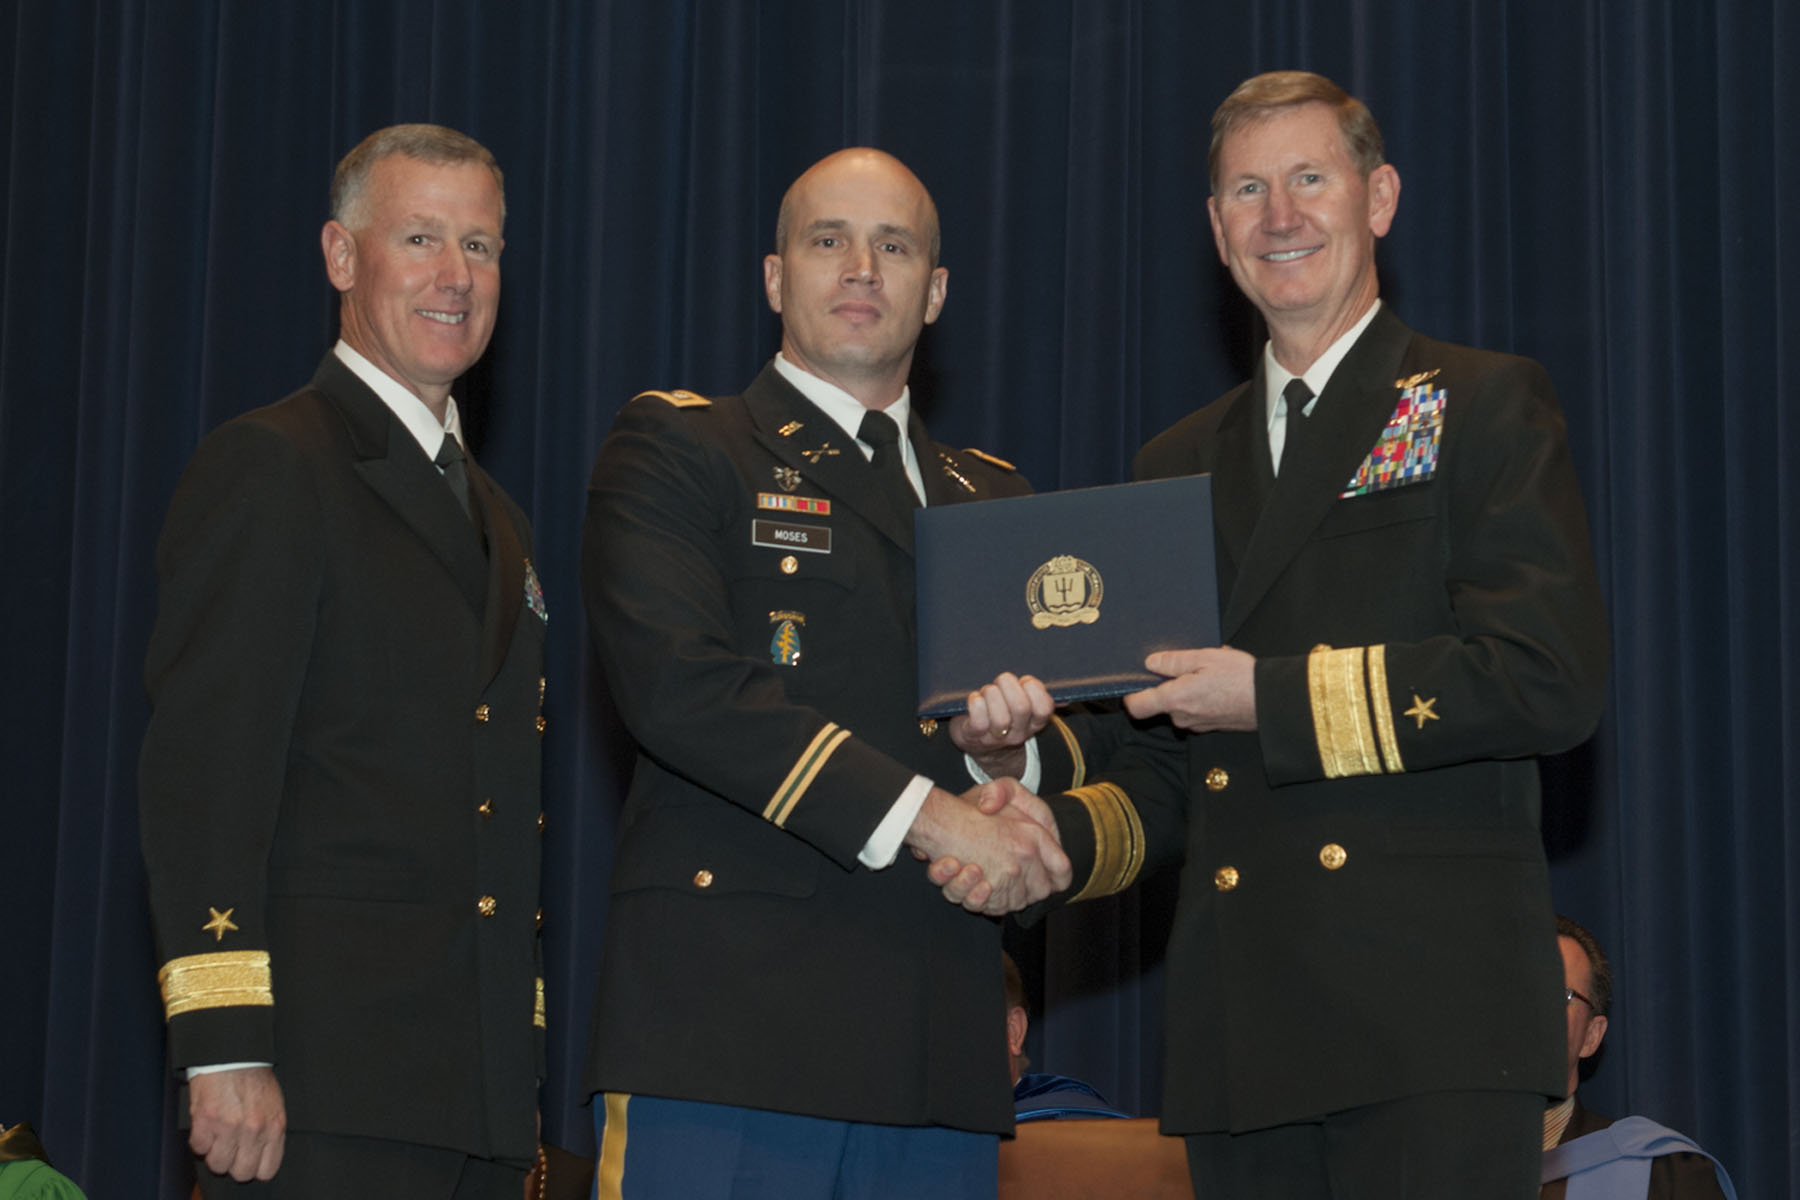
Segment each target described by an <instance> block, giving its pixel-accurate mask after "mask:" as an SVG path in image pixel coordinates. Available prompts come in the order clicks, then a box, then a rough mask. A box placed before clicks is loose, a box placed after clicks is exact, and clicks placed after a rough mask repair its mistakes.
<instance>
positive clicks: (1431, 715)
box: [1400, 692, 1444, 729]
mask: <svg viewBox="0 0 1800 1200" xmlns="http://www.w3.org/2000/svg"><path fill="white" fill-rule="evenodd" d="M1435 704H1437V697H1436V696H1433V697H1432V698H1431V699H1429V700H1421V699H1419V693H1417V692H1414V693H1413V706H1412V707H1411V708H1409V709H1407V710H1406V711H1405V712H1403V713H1401V714H1400V715H1401V716H1403V717H1411V718H1412V719H1413V720H1415V721H1417V722H1418V723H1419V728H1420V729H1423V728H1425V722H1427V721H1441V720H1443V719H1444V718H1442V717H1440V716H1438V715H1437V713H1435V712H1433V711H1432V707H1433V706H1434V705H1435Z"/></svg>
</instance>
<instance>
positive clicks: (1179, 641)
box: [914, 475, 1219, 717]
mask: <svg viewBox="0 0 1800 1200" xmlns="http://www.w3.org/2000/svg"><path fill="white" fill-rule="evenodd" d="M914 534H915V536H914V545H915V554H916V556H917V566H918V620H919V715H920V716H921V717H946V716H951V715H954V714H956V713H959V712H962V711H963V710H964V709H965V708H966V707H967V705H966V704H965V701H966V700H967V698H968V694H969V693H970V692H971V691H974V690H975V689H977V688H979V687H981V686H983V685H984V684H987V683H989V682H991V681H992V680H993V678H994V677H995V676H996V675H998V674H1000V673H1001V672H1002V671H1011V672H1013V673H1014V674H1015V675H1027V674H1029V675H1036V676H1037V677H1038V678H1039V679H1041V680H1043V681H1044V685H1045V686H1046V687H1047V688H1049V689H1050V695H1051V696H1052V697H1053V698H1054V699H1055V700H1056V702H1057V703H1058V704H1066V703H1070V702H1072V701H1076V700H1095V699H1100V698H1103V697H1107V696H1121V695H1124V694H1125V693H1126V692H1135V691H1137V690H1138V689H1140V688H1144V687H1150V686H1153V685H1155V684H1157V683H1159V682H1161V677H1160V676H1157V675H1153V674H1151V673H1150V672H1149V671H1146V670H1145V669H1144V659H1145V657H1146V656H1148V655H1150V654H1152V653H1154V652H1155V651H1158V650H1187V649H1192V648H1194V647H1198V646H1216V645H1218V644H1219V585H1218V571H1217V566H1216V564H1215V563H1214V561H1213V521H1212V478H1211V476H1208V475H1189V476H1185V477H1182V478H1179V479H1156V480H1151V481H1148V482H1145V483H1123V484H1117V485H1115V486H1112V487H1097V488H1079V489H1075V490H1071V491H1066V492H1047V493H1044V494H1042V495H1037V496H1019V497H1014V498H1011V499H1006V500H983V501H977V502H975V503H972V504H944V505H934V506H932V507H930V508H922V509H920V510H918V512H917V514H916V515H915V525H914Z"/></svg>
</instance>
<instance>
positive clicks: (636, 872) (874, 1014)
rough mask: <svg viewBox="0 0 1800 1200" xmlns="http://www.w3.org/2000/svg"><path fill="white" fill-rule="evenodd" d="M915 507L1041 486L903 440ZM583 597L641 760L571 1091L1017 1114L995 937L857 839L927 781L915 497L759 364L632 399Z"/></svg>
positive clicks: (950, 776)
mask: <svg viewBox="0 0 1800 1200" xmlns="http://www.w3.org/2000/svg"><path fill="white" fill-rule="evenodd" d="M906 432H907V436H909V437H910V438H911V439H912V443H913V446H914V448H915V450H916V452H917V454H918V460H919V465H920V467H921V469H922V472H923V475H924V480H925V487H926V492H927V501H928V503H930V504H951V503H957V502H960V501H965V500H981V499H988V498H991V497H995V496H1007V495H1016V494H1020V493H1022V492H1024V491H1026V490H1027V487H1026V485H1025V483H1024V481H1023V480H1021V479H1020V478H1019V477H1018V476H1017V475H1015V474H1013V473H1012V472H1011V470H1010V469H1008V468H1005V467H1004V466H1002V465H996V463H995V462H993V461H991V460H989V461H984V459H983V458H981V457H980V456H977V455H975V454H972V453H967V452H960V451H954V450H950V449H947V448H945V447H943V446H940V445H937V444H936V443H934V442H931V441H930V440H929V439H928V438H927V437H926V434H925V429H924V426H923V424H922V423H921V422H920V421H919V420H918V418H917V417H916V416H914V418H913V419H912V421H911V426H910V428H909V429H908V430H907V431H906ZM582 590H583V594H584V596H585V600H586V604H587V609H588V617H589V621H590V628H591V632H592V634H593V638H594V642H595V645H596V647H597V649H598V652H599V656H600V660H601V663H602V664H603V666H604V668H605V673H606V680H607V683H608V685H609V687H610V689H611V693H612V697H613V700H614V702H615V704H616V705H617V708H618V711H619V714H620V716H621V717H622V718H623V720H624V723H625V725H626V727H627V728H628V729H629V730H630V732H631V735H632V736H633V738H634V739H636V742H637V744H638V748H639V756H638V760H637V765H636V770H635V773H634V775H633V778H632V783H631V789H630V793H629V796H628V798H627V801H626V805H625V811H624V814H623V816H622V818H621V823H620V831H619V844H618V856H617V860H616V863H615V865H614V869H613V877H612V897H611V907H610V909H609V912H608V918H607V929H606V935H605V947H604V951H603V957H602V962H601V967H600V975H599V982H598V998H597V1001H596V1005H595V1010H594V1038H593V1043H592V1050H591V1054H590V1057H589V1061H588V1068H587V1075H586V1087H587V1088H588V1089H589V1090H590V1091H616V1092H625V1093H641V1094H647V1095H655V1096H660V1097H664V1098H669V1099H678V1100H692V1101H700V1102H705V1103H715V1104H731V1105H739V1106H744V1107H751V1108H760V1109H766V1110H773V1111H780V1112H787V1113H797V1114H802V1115H808V1116H817V1117H825V1118H829V1119H834V1120H847V1121H862V1122H879V1123H886V1124H893V1125H931V1124H937V1125H945V1126H951V1127H955V1128H960V1129H967V1130H976V1131H992V1132H1001V1131H1007V1130H1010V1129H1011V1128H1012V1107H1011V1103H1010V1101H1009V1098H1008V1088H1007V1061H1006V1055H1005V1053H1004V1048H1005V1035H1004V1029H1003V1019H1004V1012H1005V1003H1004V996H1003V992H1002V989H1001V976H1000V938H999V930H998V927H997V925H996V924H995V923H994V922H993V921H991V920H988V919H985V918H981V917H977V916H973V915H971V914H969V913H967V912H964V911H963V910H961V909H960V908H958V907H957V906H955V905H952V904H948V903H946V902H945V901H944V899H943V897H942V895H941V894H940V893H939V891H938V889H936V888H935V887H933V886H932V885H931V884H930V882H929V881H928V880H927V878H926V875H925V869H924V864H922V863H919V862H917V861H915V860H914V859H913V858H912V856H911V855H910V854H909V853H907V852H906V851H905V850H902V851H901V853H900V856H899V858H898V859H897V860H896V861H895V862H894V863H893V864H892V865H891V866H888V867H886V868H885V869H882V870H871V869H870V868H868V867H866V866H863V865H862V864H861V863H859V862H858V859H857V855H858V852H859V851H860V850H861V849H862V847H863V845H864V843H865V842H867V841H868V839H869V837H870V835H871V834H872V833H873V832H874V830H875V828H876V826H877V824H878V823H879V822H880V821H881V819H882V818H883V817H884V816H885V815H886V814H887V812H888V810H889V809H890V808H891V807H892V805H893V804H894V802H895V800H896V799H897V798H898V797H899V796H900V793H901V792H902V791H903V790H904V789H905V788H906V786H907V784H908V782H909V781H910V780H911V779H912V777H913V776H914V774H915V773H916V774H922V775H925V776H928V777H930V778H931V779H933V780H935V781H936V782H937V783H938V784H939V785H940V786H944V787H946V788H948V790H950V791H953V792H955V791H962V790H964V789H965V788H966V786H967V782H966V781H967V773H966V771H965V769H964V766H963V760H962V756H961V755H960V753H958V752H957V751H956V750H955V748H954V747H953V746H952V745H951V744H950V741H949V738H948V736H947V734H946V733H945V732H944V731H941V730H937V729H935V726H934V724H933V723H925V724H923V725H922V724H921V722H920V721H919V720H918V719H917V718H916V716H915V713H916V710H917V704H918V685H917V662H916V650H915V637H914V621H913V554H912V528H911V521H910V514H907V515H905V516H904V517H903V516H902V515H900V514H898V513H896V512H895V511H893V510H892V509H891V508H889V507H888V506H887V504H886V502H885V500H884V499H883V497H882V495H881V494H880V493H879V492H878V490H877V477H876V474H875V472H874V471H873V469H872V468H871V467H870V465H869V464H868V462H867V461H866V460H865V458H864V456H863V453H862V451H861V449H860V448H859V447H858V445H857V444H856V442H855V441H854V440H852V439H851V438H850V437H849V436H847V435H846V434H845V433H844V432H843V430H842V429H841V428H840V427H839V426H838V425H837V424H835V423H834V422H833V421H832V420H831V419H830V418H829V417H828V416H826V415H825V414H824V413H823V412H822V411H820V410H819V409H818V408H816V407H815V406H814V405H812V404H811V403H810V402H809V401H807V400H806V399H805V398H804V397H803V396H802V395H801V394H800V393H799V392H798V391H797V390H795V389H794V388H793V387H792V386H791V385H790V384H789V383H788V382H787V381H786V380H784V379H783V378H782V377H781V376H780V375H779V374H778V373H777V372H776V371H775V370H774V368H773V366H769V367H766V368H765V369H764V370H763V371H762V373H761V374H760V375H759V376H758V377H757V379H756V380H755V382H753V383H752V384H751V385H750V387H749V389H748V390H747V391H746V392H745V393H744V394H743V395H742V396H733V397H729V398H725V399H720V400H712V401H707V400H704V399H702V398H700V397H696V396H692V395H691V394H689V393H684V392H678V393H669V394H667V397H666V398H659V396H658V395H645V396H640V397H638V398H637V399H635V400H633V401H632V402H631V403H630V404H628V405H626V406H625V408H624V409H623V410H622V411H621V412H620V414H619V417H618V420H617V422H616V424H615V425H614V427H613V430H612V433H611V435H610V436H609V437H608V438H607V440H606V443H605V444H604V445H603V446H602V447H601V450H600V454H599V457H598V459H597V461H596V462H595V464H594V472H593V478H592V481H591V483H590V484H589V495H588V517H587V524H586V529H585V533H584V537H583V546H582Z"/></svg>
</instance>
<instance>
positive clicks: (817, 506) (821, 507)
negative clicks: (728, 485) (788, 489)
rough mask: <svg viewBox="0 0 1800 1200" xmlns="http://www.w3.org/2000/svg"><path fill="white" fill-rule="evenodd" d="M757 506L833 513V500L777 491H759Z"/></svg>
mask: <svg viewBox="0 0 1800 1200" xmlns="http://www.w3.org/2000/svg"><path fill="white" fill-rule="evenodd" d="M756 507H758V508H772V509H776V510H778V511H780V512H801V513H813V514H816V515H817V516H821V517H829V516H830V515H831V501H829V500H825V499H821V498H819V497H817V496H783V495H780V494H779V493H776V492H758V493H756Z"/></svg>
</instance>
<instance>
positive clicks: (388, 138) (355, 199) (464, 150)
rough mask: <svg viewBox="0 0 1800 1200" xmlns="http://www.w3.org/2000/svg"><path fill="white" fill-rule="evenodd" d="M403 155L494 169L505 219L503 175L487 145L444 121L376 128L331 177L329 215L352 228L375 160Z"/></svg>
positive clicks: (504, 220) (339, 165)
mask: <svg viewBox="0 0 1800 1200" xmlns="http://www.w3.org/2000/svg"><path fill="white" fill-rule="evenodd" d="M396 154H399V155H403V156H405V157H407V158H416V159H418V160H419V161H421V162H428V163H431V164H433V165H435V166H452V165H454V164H457V163H479V164H481V165H482V166H484V167H486V168H487V169H488V170H490V171H492V172H493V173H494V186H495V187H496V188H498V189H499V191H500V223H501V224H502V225H504V224H505V223H506V178H505V176H503V175H501V173H500V164H499V163H497V162H495V161H494V156H493V154H492V152H490V151H489V150H488V148H487V147H486V146H484V145H482V144H481V143H480V142H478V141H476V140H475V139H474V138H472V137H470V136H469V135H468V134H466V133H459V132H458V131H456V130H454V129H451V128H448V127H447V126H444V125H389V126H387V127H386V128H385V129H377V130H376V131H375V132H374V133H371V134H370V135H369V136H368V137H366V138H364V139H363V140H362V141H360V142H358V143H357V144H356V148H355V149H353V150H351V151H350V153H348V154H346V155H344V157H343V160H342V161H341V162H339V163H338V165H337V171H336V172H335V173H333V175H332V177H331V219H332V220H334V221H336V222H337V223H338V224H340V225H343V226H345V227H347V228H351V229H354V228H356V226H357V220H358V219H360V218H361V216H362V211H361V209H362V202H363V194H364V192H365V191H367V189H368V183H369V172H370V171H371V170H373V169H374V167H375V164H376V163H378V162H380V161H381V160H382V159H384V158H389V157H392V156H393V155H396Z"/></svg>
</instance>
